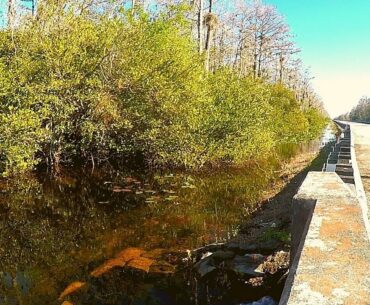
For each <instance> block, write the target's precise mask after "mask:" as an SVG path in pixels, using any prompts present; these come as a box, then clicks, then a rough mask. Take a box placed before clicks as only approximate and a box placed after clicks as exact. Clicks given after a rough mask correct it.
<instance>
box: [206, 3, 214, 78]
mask: <svg viewBox="0 0 370 305" xmlns="http://www.w3.org/2000/svg"><path fill="white" fill-rule="evenodd" d="M212 4H213V0H209V10H208V13H210V14H211V13H212ZM212 34H213V31H212V28H211V25H210V24H208V26H207V38H206V52H207V58H206V70H207V71H209V62H210V60H211V41H212Z"/></svg>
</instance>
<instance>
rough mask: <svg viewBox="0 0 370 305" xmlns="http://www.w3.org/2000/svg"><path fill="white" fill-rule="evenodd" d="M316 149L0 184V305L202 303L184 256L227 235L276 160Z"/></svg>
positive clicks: (266, 183) (230, 302)
mask: <svg viewBox="0 0 370 305" xmlns="http://www.w3.org/2000/svg"><path fill="white" fill-rule="evenodd" d="M331 139H332V131H330V130H327V132H326V136H325V137H324V141H330V140H331ZM321 145H322V142H321V141H314V142H311V143H308V144H305V145H291V146H285V147H283V148H281V149H280V150H279V152H278V154H277V155H276V156H275V157H271V159H270V160H266V162H265V163H264V164H259V165H258V166H254V165H249V166H248V167H246V168H238V169H235V168H233V169H231V168H227V169H225V168H224V169H220V170H214V171H212V172H201V173H196V174H195V173H183V172H180V173H179V172H177V173H175V172H171V173H169V172H166V173H163V172H162V173H137V172H125V173H123V172H119V171H115V170H112V169H107V168H104V169H95V170H94V171H93V172H91V170H78V169H73V168H72V169H68V170H64V171H62V173H61V175H60V176H59V177H58V178H57V179H55V178H54V179H51V178H50V177H49V176H48V175H47V174H36V173H35V174H33V175H29V176H27V177H22V178H18V179H17V180H8V181H5V180H4V181H0V305H2V304H6V305H8V304H9V305H18V304H19V305H30V304H32V305H33V304H35V305H36V304H37V305H49V304H62V303H63V302H64V303H63V304H64V305H70V304H74V305H77V304H89V305H93V304H122V305H125V304H127V305H128V304H133V305H140V304H143V305H144V304H148V305H149V304H158V305H201V304H210V301H209V299H207V297H204V298H202V296H199V295H198V294H199V290H198V289H197V283H194V277H193V275H192V274H191V273H192V272H193V271H192V268H190V267H189V263H188V250H191V249H194V248H197V247H201V246H204V245H206V244H209V243H215V242H224V241H227V240H228V239H230V238H232V237H233V236H235V235H236V234H237V232H238V230H239V225H240V224H241V223H243V222H245V220H247V219H248V217H250V215H251V213H252V212H253V211H254V210H255V208H256V205H257V203H258V202H259V201H261V198H263V197H264V195H265V194H266V191H268V190H269V188H271V186H272V185H273V184H274V183H275V182H276V181H277V179H279V178H278V174H277V171H278V170H279V162H278V161H277V159H280V160H281V159H288V158H290V157H292V156H294V155H296V154H300V153H306V152H315V151H318V150H319V149H320V146H321ZM207 295H208V294H207ZM242 301H243V300H236V299H227V300H225V299H220V300H219V302H217V304H225V305H235V304H239V303H241V302H242ZM212 302H213V303H212V304H214V305H216V303H215V301H212Z"/></svg>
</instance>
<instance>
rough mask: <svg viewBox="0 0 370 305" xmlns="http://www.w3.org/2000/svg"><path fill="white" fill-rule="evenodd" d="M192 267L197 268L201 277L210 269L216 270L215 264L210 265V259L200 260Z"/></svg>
mask: <svg viewBox="0 0 370 305" xmlns="http://www.w3.org/2000/svg"><path fill="white" fill-rule="evenodd" d="M194 268H195V269H196V270H197V272H198V273H199V275H200V276H201V277H204V276H206V275H207V274H209V273H211V272H212V271H214V270H216V269H217V268H216V267H215V266H212V265H211V260H210V259H205V260H202V261H200V262H198V263H196V264H195V265H194Z"/></svg>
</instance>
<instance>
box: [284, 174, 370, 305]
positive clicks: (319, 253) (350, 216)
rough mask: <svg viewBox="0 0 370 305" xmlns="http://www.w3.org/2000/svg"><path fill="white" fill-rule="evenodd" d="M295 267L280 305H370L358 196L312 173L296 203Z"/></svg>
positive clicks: (335, 179) (368, 252) (369, 248)
mask: <svg viewBox="0 0 370 305" xmlns="http://www.w3.org/2000/svg"><path fill="white" fill-rule="evenodd" d="M291 256H292V257H291V268H290V273H289V276H288V279H287V283H286V285H285V289H284V292H283V295H282V298H281V301H280V303H279V304H280V305H286V304H288V305H306V304H307V305H316V304H318V305H329V304H330V305H339V304H345V305H347V304H348V305H349V304H351V305H369V304H370V243H369V239H368V235H367V232H366V229H365V224H364V220H363V217H362V209H361V206H360V204H359V202H358V200H357V198H356V195H355V193H354V192H353V191H352V190H351V189H350V188H349V187H348V185H346V184H345V183H344V182H343V181H342V180H341V179H340V178H339V176H338V175H337V174H336V173H330V172H310V173H309V174H308V175H307V178H306V179H305V181H304V182H303V184H302V186H301V187H300V189H299V192H298V193H297V195H296V196H295V198H294V200H293V231H292V252H291Z"/></svg>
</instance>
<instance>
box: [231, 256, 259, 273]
mask: <svg viewBox="0 0 370 305" xmlns="http://www.w3.org/2000/svg"><path fill="white" fill-rule="evenodd" d="M263 260H264V256H263V255H259V254H252V255H247V256H236V257H235V258H234V261H233V263H234V266H233V270H234V271H235V272H236V273H240V274H243V275H246V276H249V277H257V276H262V275H263V274H264V273H263V272H261V271H262V268H259V267H260V265H261V263H262V262H263Z"/></svg>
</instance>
